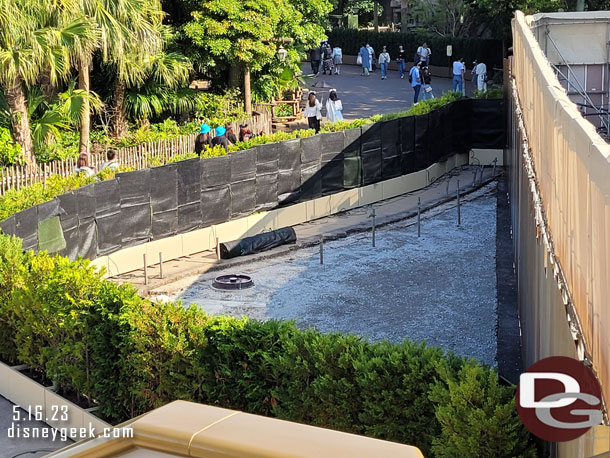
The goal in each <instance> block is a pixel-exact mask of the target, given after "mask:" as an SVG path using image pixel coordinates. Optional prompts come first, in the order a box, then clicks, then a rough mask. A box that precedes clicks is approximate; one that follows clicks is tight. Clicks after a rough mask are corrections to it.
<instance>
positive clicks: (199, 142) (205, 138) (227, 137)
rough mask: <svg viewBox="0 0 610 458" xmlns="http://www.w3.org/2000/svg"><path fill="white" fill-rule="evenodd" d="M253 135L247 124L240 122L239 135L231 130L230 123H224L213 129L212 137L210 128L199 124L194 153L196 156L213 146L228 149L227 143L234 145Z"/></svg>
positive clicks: (204, 124)
mask: <svg viewBox="0 0 610 458" xmlns="http://www.w3.org/2000/svg"><path fill="white" fill-rule="evenodd" d="M254 136H255V135H254V134H253V133H252V132H251V131H250V128H249V127H248V124H242V125H240V126H239V137H238V136H237V135H235V133H234V132H233V126H232V125H231V124H225V125H224V126H218V127H216V128H215V129H214V136H213V137H212V128H211V127H210V126H209V125H208V124H206V123H203V124H201V127H200V129H199V135H197V138H196V139H195V153H197V155H198V156H201V154H202V153H203V152H204V151H205V150H206V149H211V148H214V147H215V146H219V145H220V146H222V147H224V149H225V151H226V152H228V151H229V145H234V144H235V143H237V142H238V139H239V141H240V142H244V141H247V140H250V139H251V138H252V137H254Z"/></svg>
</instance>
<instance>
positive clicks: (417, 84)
mask: <svg viewBox="0 0 610 458" xmlns="http://www.w3.org/2000/svg"><path fill="white" fill-rule="evenodd" d="M420 68H421V62H418V63H417V64H415V65H414V66H413V67H411V71H410V72H409V81H410V82H411V87H412V88H413V92H414V94H413V105H417V103H418V99H419V91H420V90H421V74H420Z"/></svg>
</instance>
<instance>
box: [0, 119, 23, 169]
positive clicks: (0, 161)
mask: <svg viewBox="0 0 610 458" xmlns="http://www.w3.org/2000/svg"><path fill="white" fill-rule="evenodd" d="M24 162H25V160H24V157H23V155H22V154H21V146H19V145H17V144H16V143H15V142H14V141H13V139H12V137H11V133H10V132H9V130H8V129H5V128H3V127H2V128H0V165H23V164H24Z"/></svg>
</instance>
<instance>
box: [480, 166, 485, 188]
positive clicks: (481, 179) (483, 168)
mask: <svg viewBox="0 0 610 458" xmlns="http://www.w3.org/2000/svg"><path fill="white" fill-rule="evenodd" d="M484 171H485V167H483V166H481V178H480V179H479V184H483V172H484Z"/></svg>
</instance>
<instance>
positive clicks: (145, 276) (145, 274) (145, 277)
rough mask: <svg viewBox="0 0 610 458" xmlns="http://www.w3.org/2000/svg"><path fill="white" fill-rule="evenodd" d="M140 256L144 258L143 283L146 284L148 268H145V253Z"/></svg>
mask: <svg viewBox="0 0 610 458" xmlns="http://www.w3.org/2000/svg"><path fill="white" fill-rule="evenodd" d="M142 257H143V258H144V284H145V285H148V270H147V269H146V254H143V255H142Z"/></svg>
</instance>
